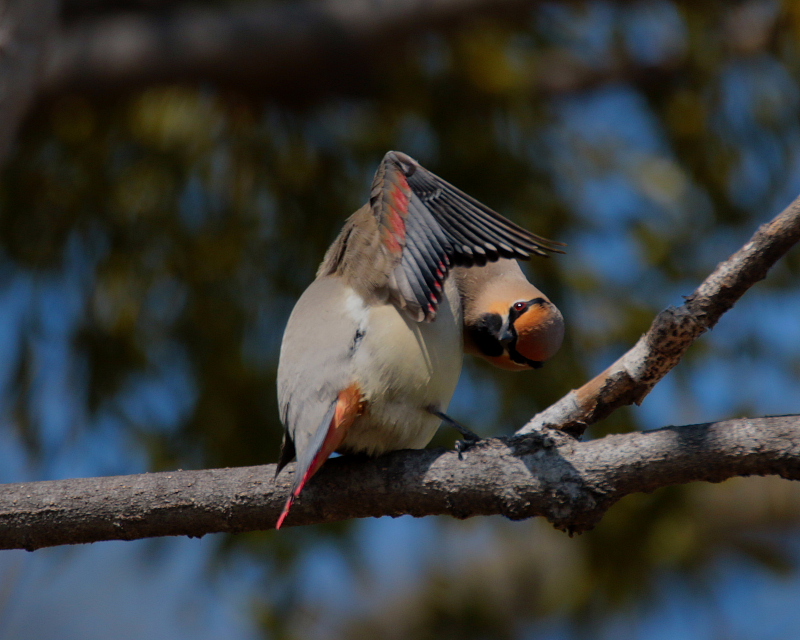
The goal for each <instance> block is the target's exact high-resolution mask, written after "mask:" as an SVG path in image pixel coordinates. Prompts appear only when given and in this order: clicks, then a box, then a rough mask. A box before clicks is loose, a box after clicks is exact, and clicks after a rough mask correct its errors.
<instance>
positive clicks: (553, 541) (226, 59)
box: [0, 0, 800, 640]
mask: <svg viewBox="0 0 800 640" xmlns="http://www.w3.org/2000/svg"><path fill="white" fill-rule="evenodd" d="M411 4H414V3H400V2H386V3H374V4H370V3H365V2H356V1H346V0H339V1H331V0H320V1H319V2H315V3H305V2H303V3H295V2H293V1H291V0H285V1H282V2H277V1H275V2H266V1H265V0H240V1H236V0H222V1H216V0H204V1H202V2H200V1H198V2H196V3H194V4H184V3H178V2H173V1H172V0H63V1H62V3H61V6H60V11H61V14H60V31H59V33H58V34H57V35H56V36H55V37H54V38H52V40H51V41H50V42H49V44H48V49H47V53H46V55H45V71H44V75H43V76H42V80H41V84H40V91H39V94H38V98H37V99H36V100H35V101H34V103H33V107H32V108H31V109H30V111H29V113H28V116H27V118H26V120H25V122H24V126H23V127H22V128H21V130H20V132H19V134H18V136H17V139H16V144H15V146H14V148H13V151H12V153H11V155H10V156H9V158H8V160H7V162H6V164H5V167H4V170H3V174H2V180H0V312H1V313H2V316H1V317H2V318H3V320H2V322H0V353H2V357H1V358H0V416H2V424H1V428H0V444H2V446H0V460H2V465H0V481H3V482H18V481H23V480H41V479H53V478H64V477H74V476H96V475H109V474H123V473H135V472H141V471H145V470H155V469H176V468H202V467H216V466H235V465H245V464H261V463H266V462H272V461H275V460H276V459H277V452H278V447H279V442H280V434H281V429H280V424H279V421H278V416H277V409H276V400H275V389H274V387H275V368H276V364H277V353H278V349H279V345H280V337H281V333H282V330H283V325H284V323H285V321H286V318H287V317H288V314H289V312H290V310H291V307H292V305H293V304H294V301H295V300H296V298H297V297H298V296H299V294H300V293H301V292H302V290H303V289H304V288H305V287H306V286H307V284H308V283H309V281H310V280H311V279H312V278H313V274H314V271H315V269H316V266H317V264H318V263H319V261H320V260H321V258H322V255H323V253H324V250H325V249H326V247H327V246H328V244H329V243H330V242H331V241H332V239H333V238H334V236H335V234H336V233H337V231H338V229H339V228H340V226H341V224H342V222H343V220H344V218H345V217H346V216H347V215H349V213H350V212H352V211H353V210H354V209H355V208H356V207H358V206H359V205H360V204H361V203H362V202H363V201H364V200H365V199H366V196H367V193H368V187H369V183H370V180H371V176H372V173H373V172H374V170H375V168H376V166H377V163H378V161H379V160H380V158H381V157H382V156H383V154H384V153H385V151H386V150H388V149H399V150H402V151H405V152H407V153H409V154H410V155H412V156H414V157H415V158H417V159H418V160H419V161H420V162H421V163H422V164H424V165H425V166H426V167H428V168H430V169H432V170H433V171H435V172H437V173H438V174H439V175H441V176H443V177H444V178H446V179H447V180H449V181H451V182H452V183H454V184H455V185H457V186H459V187H461V188H463V189H465V190H467V191H468V192H469V193H470V194H472V195H474V196H475V197H477V198H478V199H480V200H481V201H483V202H485V203H487V204H488V205H489V206H491V207H493V208H494V209H496V210H498V211H500V212H502V213H503V214H504V215H507V216H509V217H511V218H512V219H514V220H516V221H517V222H519V223H520V224H522V225H523V226H525V227H526V228H529V229H531V230H533V231H535V232H536V233H539V234H542V235H544V236H547V237H551V238H554V239H558V240H562V241H565V242H567V243H568V244H569V252H568V255H566V256H564V257H556V258H553V259H551V260H547V261H545V260H537V261H535V262H533V263H532V264H530V265H528V267H527V268H528V269H529V273H530V275H531V279H532V280H533V281H534V282H535V283H537V285H538V286H540V288H542V289H543V290H544V291H546V292H547V293H548V294H549V295H550V296H551V297H552V298H553V299H554V301H555V302H556V303H557V304H558V305H559V307H560V308H561V309H562V311H563V312H564V315H565V318H566V320H567V323H568V333H567V341H566V344H565V346H564V348H563V349H562V351H561V352H560V353H559V355H558V356H557V357H556V358H555V359H554V360H553V361H552V362H549V363H548V364H547V365H546V366H545V368H544V369H542V370H541V371H538V372H530V373H523V374H515V373H508V372H503V371H499V370H494V369H492V368H490V367H488V366H483V365H482V364H481V363H479V362H473V361H471V360H470V361H468V362H467V363H465V364H466V366H465V370H464V375H463V377H462V380H461V383H460V386H459V389H458V391H457V394H456V397H455V399H454V401H453V405H452V407H451V413H452V414H453V416H454V417H455V418H457V419H461V420H463V421H464V422H465V423H466V424H468V425H470V426H471V427H473V428H475V429H476V430H478V431H479V432H480V433H482V434H485V435H502V434H510V433H512V432H513V431H514V430H515V429H516V428H518V427H519V426H521V424H522V423H523V422H524V421H525V420H526V419H527V418H529V417H530V416H531V415H532V414H533V413H535V412H536V411H537V410H539V409H542V408H544V407H545V406H547V405H548V404H549V403H551V402H553V401H555V400H556V399H558V398H559V397H561V396H562V395H563V394H564V393H566V392H567V391H568V390H569V389H571V388H573V387H576V386H578V385H580V384H581V383H582V382H584V381H585V380H586V379H587V378H588V376H589V375H594V374H595V373H597V372H599V371H600V370H601V369H602V368H603V367H605V366H606V365H608V364H609V363H610V362H611V361H612V360H613V359H614V358H616V357H617V356H618V355H620V354H621V353H622V352H623V351H624V350H625V349H627V348H628V347H629V346H630V345H631V344H632V343H633V342H634V341H635V340H636V339H637V338H638V336H639V335H640V334H641V333H642V332H643V331H644V330H645V329H646V328H647V326H648V325H649V322H650V321H651V319H652V317H653V315H654V314H655V313H657V312H658V311H660V310H661V309H662V308H664V307H665V306H667V305H669V304H676V303H679V302H680V300H681V298H680V296H681V295H684V294H688V293H690V292H691V291H692V290H693V289H694V287H695V286H696V285H697V284H698V283H699V282H700V281H701V280H702V279H703V278H704V277H705V275H707V274H708V272H710V270H711V269H712V268H713V267H714V265H716V263H717V262H719V261H720V260H722V259H724V258H725V257H727V256H728V255H729V254H730V253H731V252H732V251H734V250H736V249H737V248H738V247H739V246H740V245H741V244H742V243H743V242H744V241H745V240H746V239H747V238H748V237H749V235H750V234H751V233H752V232H753V230H754V229H755V227H756V226H757V225H758V224H760V223H761V222H764V221H766V220H768V219H769V218H771V217H772V216H773V215H774V214H775V213H776V212H777V211H778V210H780V209H781V208H782V206H784V205H785V204H786V203H788V202H789V201H790V200H791V199H792V198H793V197H794V196H795V195H797V193H798V192H800V118H798V114H799V113H800V111H799V110H798V107H799V105H800V39H799V36H800V5H798V4H797V3H795V2H792V1H791V0H784V1H783V2H778V1H769V0H750V1H746V2H734V3H722V2H712V1H707V2H697V1H695V2H686V1H677V0H674V1H671V0H648V1H623V0H619V1H617V2H613V1H608V2H602V1H594V2H556V1H552V2H521V1H511V0H506V1H505V2H502V3H494V2H479V1H477V0H472V1H468V0H461V1H459V2H450V3H441V4H442V6H445V7H446V8H445V9H441V10H440V7H439V3H437V2H432V3H431V7H433V8H434V9H435V10H434V9H432V10H430V11H428V12H416V11H410V10H409V9H408V6H407V5H411ZM148 29H152V34H156V35H154V36H152V37H150V36H151V35H152V34H151V32H150V31H148ZM223 35H224V36H225V37H223ZM212 36H213V37H212ZM799 273H800V259H799V258H798V254H797V252H796V251H795V252H794V253H792V254H790V256H789V257H788V259H787V260H785V261H783V262H782V263H781V264H780V265H779V266H778V267H777V268H776V269H775V270H774V271H773V272H772V273H771V274H770V277H769V278H768V279H767V280H766V281H765V282H764V283H762V284H760V285H759V286H757V287H756V288H755V289H753V290H752V291H751V292H749V293H748V294H747V295H746V296H745V298H744V299H743V300H742V302H741V303H740V304H739V305H738V306H737V307H736V308H735V309H734V310H733V311H732V312H730V313H729V314H728V315H726V316H725V317H724V318H723V320H722V322H721V323H720V325H719V326H718V327H717V328H716V329H715V331H714V332H713V334H711V335H708V336H706V337H704V338H703V340H701V341H700V342H699V343H698V344H697V345H695V346H694V347H693V348H692V349H691V351H690V353H689V356H688V357H687V358H686V359H685V360H684V361H683V362H682V363H681V364H680V365H679V367H678V368H677V369H676V370H675V371H673V372H672V373H671V374H670V375H669V376H668V377H667V378H666V379H665V380H664V381H663V382H662V383H661V384H660V385H659V386H658V387H656V389H655V391H654V392H653V394H652V395H651V396H649V397H648V398H647V400H646V401H645V403H644V404H643V406H642V407H640V408H636V409H632V410H623V411H618V412H616V413H615V414H614V415H613V416H612V417H611V418H609V419H608V420H606V421H605V422H603V423H601V424H599V425H597V426H596V427H595V428H594V429H593V430H592V436H594V437H598V436H602V435H603V434H605V433H608V432H612V431H624V430H632V429H648V428H653V427H658V426H662V425H665V424H681V423H690V422H699V421H704V420H716V419H723V418H728V417H733V416H738V415H761V414H765V413H771V414H776V413H790V412H795V413H796V412H798V408H800V390H799V389H800V385H799V384H798V383H799V382H800V321H799V320H798V318H800V285H798V274H799ZM435 444H439V445H445V446H450V445H452V438H451V437H450V436H449V435H448V434H442V435H441V436H440V437H438V439H437V440H436V441H435ZM799 509H800V489H798V488H797V486H796V485H795V484H793V483H789V482H784V481H778V480H774V479H747V480H742V479H739V480H736V481H729V482H726V483H724V484H723V485H720V486H708V485H703V486H688V487H674V488H670V489H667V490H662V491H659V492H657V493H655V494H653V495H641V496H634V497H631V498H628V499H626V500H624V501H623V502H622V503H620V504H619V505H617V506H616V507H614V508H613V509H612V510H611V511H610V512H609V514H608V515H607V517H606V518H605V520H604V521H603V522H602V523H601V525H600V526H599V527H598V528H597V529H596V530H595V531H592V532H590V533H588V534H585V535H582V536H580V537H578V538H575V539H570V538H568V537H566V536H565V535H563V534H561V533H558V532H556V531H553V530H552V529H551V528H550V527H549V526H548V525H547V524H546V523H542V522H538V521H529V522H518V523H510V522H507V521H504V520H502V519H501V518H481V519H475V520H472V521H466V522H457V521H453V520H448V519H444V518H426V519H424V520H414V519H412V518H409V517H405V518H401V519H398V520H391V519H380V520H370V521H358V522H348V523H342V524H339V525H336V526H319V527H307V528H303V529H289V530H286V531H281V532H279V533H276V532H274V531H272V532H265V533H260V534H247V535H239V536H214V537H211V538H207V539H205V540H203V541H189V540H154V541H145V542H142V543H107V544H98V545H93V546H92V547H87V548H77V549H52V550H43V551H37V552H36V553H35V554H32V555H25V554H24V552H4V554H3V555H2V556H0V572H2V575H3V579H2V582H0V585H1V586H0V636H2V637H9V638H11V637H25V638H59V639H63V638H82V639H87V638H108V637H114V638H145V637H146V638H170V639H171V638H184V637H186V638H189V637H191V638H194V639H196V638H206V637H208V638H218V637H227V638H237V639H238V638H257V637H264V638H276V639H281V638H338V637H341V638H362V637H363V638H372V637H386V638H475V639H478V638H514V639H516V638H537V639H538V638H548V639H550V638H553V639H555V638H570V639H571V638H583V637H586V638H615V639H617V638H648V639H650V638H672V637H681V638H711V639H715V640H716V639H719V640H722V639H729V638H793V637H797V636H798V634H799V633H800V614H799V613H798V610H797V607H796V604H795V605H794V606H792V604H791V603H796V601H797V598H798V597H800V575H799V574H798V571H797V559H798V552H800V547H798V544H797V541H796V540H797V533H798V528H800V515H798V514H800V510H799ZM42 612H50V613H48V614H46V615H43V614H42Z"/></svg>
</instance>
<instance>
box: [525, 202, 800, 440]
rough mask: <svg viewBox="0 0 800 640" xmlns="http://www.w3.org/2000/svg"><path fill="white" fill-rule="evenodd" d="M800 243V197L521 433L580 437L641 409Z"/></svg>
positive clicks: (533, 420)
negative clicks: (550, 431) (627, 409)
mask: <svg viewBox="0 0 800 640" xmlns="http://www.w3.org/2000/svg"><path fill="white" fill-rule="evenodd" d="M798 240H800V197H798V198H796V199H795V200H794V202H792V204H790V205H789V206H788V207H787V208H786V209H784V211H783V212H782V213H780V214H779V215H778V216H777V217H776V218H775V219H773V220H772V222H769V223H767V224H764V225H762V226H761V227H760V228H759V229H758V231H756V233H755V235H753V237H752V238H751V239H750V241H749V242H748V243H747V244H745V245H744V246H743V247H742V248H741V249H739V251H737V252H736V253H735V254H733V255H732V256H731V257H730V258H728V259H727V260H726V261H725V262H722V263H720V264H719V265H718V266H717V268H716V269H715V270H714V272H713V273H712V274H711V275H710V276H708V278H706V279H705V281H704V282H703V283H702V284H701V285H700V286H699V287H698V288H697V289H696V290H695V292H694V293H693V294H692V295H690V296H689V297H688V298H686V302H685V303H684V304H683V305H681V306H680V307H677V308H676V307H667V308H666V309H665V310H664V311H662V312H661V313H659V314H658V315H657V316H656V318H655V320H653V324H652V325H651V326H650V329H649V330H648V331H647V333H645V334H644V335H643V336H642V337H641V338H639V341H638V342H637V343H636V345H634V347H633V348H632V349H631V350H630V351H628V352H627V353H626V354H625V355H623V356H622V357H621V358H620V359H619V360H617V361H616V362H615V363H614V364H612V365H611V366H610V367H609V368H608V369H606V370H605V371H603V372H602V373H601V374H599V375H598V376H596V377H595V378H593V379H592V380H590V381H589V382H587V383H586V384H584V385H583V386H582V387H580V388H579V389H573V390H572V391H570V392H569V393H568V394H567V395H566V396H564V397H563V398H561V400H559V401H558V402H556V403H555V404H553V405H551V406H550V407H548V408H547V409H545V410H544V411H542V412H541V413H538V414H537V415H535V416H534V417H533V418H532V419H531V420H530V422H528V423H527V424H526V425H525V426H524V427H522V429H520V430H519V431H517V434H518V435H523V434H526V433H532V432H535V431H537V430H538V429H542V428H545V427H547V428H555V429H562V430H563V431H566V432H567V433H570V434H572V435H574V436H580V435H581V434H583V432H584V431H585V430H586V428H587V427H588V426H589V425H591V424H594V423H595V422H598V421H599V420H602V419H603V418H605V417H607V416H608V415H609V414H610V413H611V412H613V411H614V410H616V409H618V408H619V407H622V406H625V405H629V404H633V403H636V404H641V402H642V400H644V398H645V397H646V396H647V394H648V393H650V390H651V389H652V388H653V387H654V386H655V385H656V383H658V381H659V380H661V378H663V377H664V376H665V375H667V373H669V371H670V370H671V369H672V368H673V367H674V366H675V365H676V364H678V362H680V360H681V358H682V357H683V354H684V353H686V350H687V349H688V348H689V347H690V346H691V345H692V343H693V342H694V341H695V340H697V338H699V337H700V336H701V335H703V334H704V333H705V332H706V331H708V330H709V329H711V328H713V327H714V325H715V324H717V321H718V320H719V319H720V317H721V316H722V314H723V313H725V312H726V311H728V310H729V309H730V308H731V307H733V305H734V304H736V302H737V301H738V300H739V298H741V297H742V296H743V295H744V293H745V292H746V291H747V290H748V289H749V288H750V287H752V286H753V285H754V284H755V283H756V282H758V281H759V280H763V279H764V278H765V277H766V275H767V272H768V271H769V270H770V268H771V267H772V265H774V264H775V263H776V262H777V261H778V260H779V259H780V258H781V257H782V256H783V255H784V254H785V253H786V252H787V251H788V250H789V249H791V248H792V247H793V246H794V245H795V243H797V241H798Z"/></svg>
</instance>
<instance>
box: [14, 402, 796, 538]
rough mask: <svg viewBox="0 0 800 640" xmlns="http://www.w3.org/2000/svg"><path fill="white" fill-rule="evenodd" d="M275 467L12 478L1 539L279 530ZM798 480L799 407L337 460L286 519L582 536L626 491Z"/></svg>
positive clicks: (281, 496) (279, 486) (282, 485)
mask: <svg viewBox="0 0 800 640" xmlns="http://www.w3.org/2000/svg"><path fill="white" fill-rule="evenodd" d="M274 469H275V465H266V466H261V467H243V468H238V469H211V470H205V471H177V472H172V473H152V474H142V475H134V476H118V477H111V478H89V479H79V480H56V481H48V482H32V483H24V484H10V485H5V486H4V487H2V491H0V548H2V549H20V548H21V549H28V550H33V549H38V548H41V547H48V546H54V545H59V544H76V543H85V542H96V541H99V540H134V539H139V538H146V537H152V536H170V535H188V536H193V537H196V536H203V535H205V534H207V533H216V532H223V531H227V532H240V531H254V530H262V529H270V528H272V527H273V526H274V525H275V521H276V519H277V517H278V514H279V512H280V510H281V508H282V507H283V503H284V500H285V499H286V495H287V493H288V491H289V487H290V485H291V479H292V477H291V470H292V469H293V465H292V467H290V468H289V472H285V473H283V474H281V476H280V477H279V479H278V481H277V482H275V483H273V482H272V475H273V473H274ZM743 475H779V476H782V477H784V478H789V479H795V480H796V479H800V416H781V417H771V418H759V419H743V420H730V421H727V422H717V423H710V424H700V425H689V426H683V427H667V428H664V429H660V430H658V431H649V432H637V433H628V434H623V435H613V436H608V437H606V438H602V439H600V440H593V441H590V442H576V441H575V440H574V439H573V438H571V437H570V436H568V435H565V434H564V433H562V432H560V431H554V430H553V431H549V430H548V431H543V432H540V433H535V434H531V435H528V436H524V437H520V436H515V437H513V438H509V439H493V440H486V441H482V442H480V443H478V444H477V445H475V446H474V447H473V448H472V449H470V450H469V451H467V452H466V453H465V454H464V460H459V459H458V455H457V453H456V452H454V451H446V450H444V449H424V450H417V451H396V452H394V453H390V454H388V455H385V456H381V457H379V458H375V459H372V460H360V459H354V458H348V457H343V458H337V459H334V460H330V461H328V463H326V464H325V465H324V466H323V468H322V469H321V470H320V472H319V473H318V474H317V476H316V477H315V478H314V482H312V483H311V484H310V485H309V486H308V487H307V488H306V490H305V491H304V493H303V495H302V497H301V498H300V499H299V500H298V501H297V503H296V504H295V507H294V509H293V511H292V514H291V516H290V518H289V521H288V524H289V525H308V524H316V523H322V522H334V521H338V520H346V519H350V518H364V517H371V516H386V515H388V516H399V515H404V514H411V515H414V516H418V517H419V516H427V515H442V514H446V515H451V516H454V517H456V518H467V517H470V516H476V515H492V514H502V515H505V516H507V517H509V518H512V519H515V520H517V519H523V518H530V517H533V516H544V517H546V518H547V519H548V520H550V522H552V523H553V524H554V525H555V526H556V527H558V528H560V529H563V530H566V531H569V532H571V533H572V532H581V531H585V530H587V529H590V528H592V527H593V526H594V525H595V524H596V523H597V522H599V520H600V519H601V517H602V516H603V514H604V513H605V512H606V510H607V509H608V508H609V507H610V506H611V505H613V504H614V503H615V502H617V501H618V500H619V499H621V498H623V497H624V496H626V495H629V494H631V493H636V492H642V491H647V492H649V491H653V490H655V489H658V488H660V487H665V486H669V485H675V484H683V483H687V482H692V481H696V480H705V481H709V482H719V481H722V480H725V479H726V478H730V477H733V476H743Z"/></svg>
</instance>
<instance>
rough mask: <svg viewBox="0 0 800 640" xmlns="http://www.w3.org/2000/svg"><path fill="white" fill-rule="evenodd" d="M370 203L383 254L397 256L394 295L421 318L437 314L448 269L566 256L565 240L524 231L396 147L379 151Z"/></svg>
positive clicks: (391, 276) (415, 317) (392, 275)
mask: <svg viewBox="0 0 800 640" xmlns="http://www.w3.org/2000/svg"><path fill="white" fill-rule="evenodd" d="M370 207H371V209H372V213H373V215H374V216H375V219H376V220H377V222H378V227H379V230H380V235H381V244H382V248H383V251H384V252H387V253H388V254H390V256H392V257H394V258H395V265H396V266H395V267H394V269H393V271H392V273H391V275H390V277H389V287H390V289H391V291H392V293H393V299H394V301H395V302H396V303H397V304H399V305H400V306H401V307H403V308H405V310H406V312H407V313H408V314H409V315H410V316H411V317H412V318H414V319H415V320H417V321H418V322H419V321H422V320H426V321H431V320H433V319H434V318H435V317H436V311H437V309H438V307H439V300H440V299H441V296H442V287H443V283H444V280H445V278H447V275H448V273H449V272H450V269H451V267H453V266H467V267H469V266H473V265H484V264H486V262H493V261H495V260H498V259H499V258H501V257H502V258H517V259H521V260H527V259H528V258H530V257H531V255H534V254H535V255H540V256H547V254H548V252H555V253H563V251H561V250H560V249H558V248H557V247H559V246H564V245H563V244H562V243H560V242H554V241H552V240H547V239H546V238H542V237H540V236H537V235H535V234H533V233H531V232H530V231H526V230H525V229H523V228H522V227H520V226H519V225H516V224H514V223H513V222H511V221H510V220H508V219H506V218H504V217H503V216H501V215H500V214H499V213H496V212H495V211H492V210H491V209H490V208H489V207H487V206H485V205H483V204H481V203H480V202H478V201H477V200H475V198H473V197H471V196H469V195H467V194H466V193H464V192H463V191H461V190H460V189H457V188H456V187H454V186H453V185H451V184H450V183H449V182H446V181H445V180H442V179H441V178H440V177H439V176H437V175H435V174H433V173H431V172H430V171H428V170H427V169H425V168H423V167H421V166H420V165H419V163H418V162H417V161H416V160H414V159H413V158H411V157H409V156H407V155H406V154H404V153H400V152H399V151H390V152H389V153H387V154H386V156H384V158H383V162H382V163H381V166H380V168H379V169H378V172H377V173H376V174H375V180H374V181H373V183H372V193H371V195H370Z"/></svg>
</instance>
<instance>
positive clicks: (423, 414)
mask: <svg viewBox="0 0 800 640" xmlns="http://www.w3.org/2000/svg"><path fill="white" fill-rule="evenodd" d="M346 308H347V312H348V313H349V314H350V315H351V316H352V317H353V319H354V320H356V321H357V322H358V323H359V326H360V327H361V328H362V329H363V336H362V337H361V339H360V343H359V344H358V346H357V348H356V351H355V353H354V357H353V368H354V371H355V375H356V378H357V382H358V384H359V385H360V387H361V389H362V392H363V393H364V395H365V399H366V400H367V402H368V409H367V411H366V413H365V414H364V415H363V416H361V417H360V418H358V420H356V422H355V423H354V424H353V426H352V427H350V430H349V431H348V434H347V437H346V438H345V440H344V445H343V446H344V448H346V449H347V450H349V451H352V452H365V453H368V454H370V455H378V454H380V453H383V452H386V451H391V450H394V449H419V448H422V447H424V446H425V445H427V444H428V443H429V442H430V441H431V438H433V435H434V433H435V432H436V429H437V428H438V426H439V423H440V422H441V421H440V420H439V418H437V417H435V416H433V415H432V414H431V413H430V412H429V411H428V410H427V408H428V407H435V408H436V409H438V410H439V411H446V410H447V407H448V405H449V404H450V399H451V398H452V396H453V392H454V391H455V388H456V384H457V383H458V377H459V375H460V373H461V360H462V352H463V349H462V338H461V309H460V303H459V299H458V292H457V290H456V287H455V284H454V283H453V282H451V280H450V279H448V281H447V282H446V283H445V299H444V300H442V303H441V305H440V307H439V312H438V315H437V316H436V319H435V320H434V321H433V322H427V323H426V322H421V323H417V322H414V321H411V320H408V319H407V318H406V317H405V316H404V315H403V314H402V312H400V311H399V310H398V309H397V308H396V307H395V306H394V305H393V304H386V305H380V306H371V307H366V306H364V305H363V303H362V301H361V298H360V297H359V296H358V295H357V294H355V293H352V294H351V295H350V296H349V297H348V302H347V305H346Z"/></svg>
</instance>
